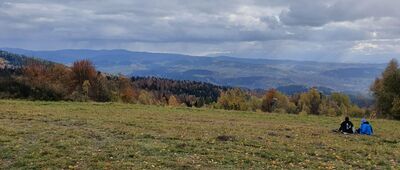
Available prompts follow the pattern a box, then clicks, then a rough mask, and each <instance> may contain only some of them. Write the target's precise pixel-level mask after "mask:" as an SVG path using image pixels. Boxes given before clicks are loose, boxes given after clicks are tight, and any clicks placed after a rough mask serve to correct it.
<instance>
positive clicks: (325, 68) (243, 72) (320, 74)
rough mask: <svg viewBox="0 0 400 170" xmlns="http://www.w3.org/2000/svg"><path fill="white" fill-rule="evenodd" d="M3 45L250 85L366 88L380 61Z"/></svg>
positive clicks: (59, 58)
mask: <svg viewBox="0 0 400 170" xmlns="http://www.w3.org/2000/svg"><path fill="white" fill-rule="evenodd" d="M1 49H2V50H5V51H8V52H12V53H16V54H23V55H27V56H33V57H36V58H40V59H44V60H49V61H53V62H58V63H62V64H66V65H70V64H72V63H73V62H74V61H76V60H81V59H89V60H91V61H92V62H93V63H94V64H95V65H96V67H97V69H99V70H101V71H103V72H108V73H114V74H117V73H121V74H124V75H128V76H157V77H163V78H170V79H177V80H195V81H203V82H208V83H213V84H217V85H223V86H238V87H246V88H251V89H258V88H260V89H268V88H273V87H274V88H281V89H288V90H289V91H291V90H293V89H294V88H296V87H298V89H297V90H301V88H307V87H314V86H315V87H319V88H320V89H326V90H333V91H342V92H349V93H367V92H368V89H369V86H370V84H371V83H372V82H373V80H374V79H375V78H376V77H377V76H379V75H380V73H381V72H382V71H383V69H384V68H385V66H386V65H385V64H356V63H354V64H346V63H321V62H311V61H290V60H270V59H245V58H234V57H227V56H221V57H200V56H188V55H181V54H168V53H148V52H132V51H127V50H57V51H32V50H24V49H15V48H1Z"/></svg>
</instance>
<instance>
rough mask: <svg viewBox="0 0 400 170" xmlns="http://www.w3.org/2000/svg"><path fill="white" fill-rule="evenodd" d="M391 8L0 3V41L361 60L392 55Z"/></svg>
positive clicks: (376, 2)
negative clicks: (367, 57)
mask: <svg viewBox="0 0 400 170" xmlns="http://www.w3.org/2000/svg"><path fill="white" fill-rule="evenodd" d="M398 6H400V1H397V0H363V1H359V0H323V1H314V0H296V1H290V0H281V1H278V0H272V1H261V0H248V1H241V0H229V1H228V0H213V1H203V0H201V1H183V0H168V1H164V0H145V1H144V0H143V1H138V0H135V1H132V0H113V1H106V0H96V1H95V0H67V1H53V0H35V1H31V0H0V25H1V27H0V46H3V47H20V48H29V49H63V48H95V49H100V48H106V49H111V48H125V49H130V50H141V51H157V52H176V53H186V54H194V55H219V54H226V55H233V56H240V57H259V58H263V57H268V58H285V59H299V60H302V59H315V58H318V59H320V60H326V61H337V59H338V58H339V59H340V58H343V61H364V59H359V58H360V56H361V57H362V56H363V54H365V55H368V56H373V55H374V54H379V55H377V56H383V55H396V54H398V53H399V51H400V50H399V49H400V44H399V41H398V40H399V39H400V31H399V30H400V29H399V28H400V20H399V18H400V12H399V10H397V9H396V8H397V7H398ZM385 51H386V53H387V54H386V53H385ZM383 53H384V54H383ZM353 54H354V56H357V57H353V58H352V57H351V56H352V55H353ZM313 56H319V57H313Z"/></svg>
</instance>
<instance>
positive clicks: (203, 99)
mask: <svg viewBox="0 0 400 170" xmlns="http://www.w3.org/2000/svg"><path fill="white" fill-rule="evenodd" d="M0 59H1V60H0V98H24V99H26V98H28V99H34V100H72V101H98V102H109V101H115V102H126V103H141V104H153V105H171V106H189V107H203V106H212V107H214V108H221V109H227V110H251V111H257V110H260V111H263V112H278V113H292V114H313V115H330V116H339V115H352V116H363V115H369V114H371V112H370V111H369V109H361V108H359V107H358V106H357V105H354V104H352V103H351V100H350V98H349V97H348V96H347V95H345V94H341V93H332V94H330V95H324V94H323V93H321V92H319V91H318V90H317V89H315V88H312V89H310V90H309V91H307V92H304V93H300V94H295V95H291V96H287V95H284V94H282V93H280V92H279V91H277V90H275V89H270V90H268V91H267V92H265V93H264V95H260V94H259V91H250V90H244V89H239V88H227V87H220V86H216V85H212V84H208V83H202V82H195V81H176V80H169V79H163V78H155V77H132V78H127V77H124V76H122V75H118V76H114V75H109V74H104V73H101V72H99V71H97V70H96V69H95V67H94V65H93V64H92V63H91V62H90V61H88V60H82V61H77V62H75V63H73V65H72V66H71V67H67V66H64V65H61V64H56V63H52V62H48V61H42V60H36V59H33V58H29V57H25V56H20V55H14V54H11V53H7V52H3V51H0ZM371 91H372V94H373V96H374V97H375V100H376V102H375V104H374V112H372V113H374V115H375V113H376V115H377V116H381V117H387V118H394V119H400V69H399V66H398V63H397V61H396V60H392V61H391V62H390V63H389V64H388V66H387V68H386V69H385V71H384V72H383V73H382V75H381V77H379V78H377V79H376V80H375V82H374V83H373V84H372V86H371ZM375 111H376V112H375Z"/></svg>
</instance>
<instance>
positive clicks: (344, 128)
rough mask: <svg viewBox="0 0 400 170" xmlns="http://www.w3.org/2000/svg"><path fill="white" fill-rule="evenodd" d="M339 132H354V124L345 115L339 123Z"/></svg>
mask: <svg viewBox="0 0 400 170" xmlns="http://www.w3.org/2000/svg"><path fill="white" fill-rule="evenodd" d="M339 132H342V133H344V134H348V133H350V134H352V133H354V125H353V123H352V122H351V121H350V119H349V117H346V118H345V119H344V121H343V122H342V123H341V124H340V128H339Z"/></svg>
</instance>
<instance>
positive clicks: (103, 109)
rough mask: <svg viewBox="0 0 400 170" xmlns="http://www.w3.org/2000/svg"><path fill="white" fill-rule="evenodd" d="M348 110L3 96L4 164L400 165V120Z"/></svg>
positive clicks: (0, 155) (0, 150)
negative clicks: (332, 113)
mask: <svg viewBox="0 0 400 170" xmlns="http://www.w3.org/2000/svg"><path fill="white" fill-rule="evenodd" d="M342 119H343V118H342V117H324V116H298V115H289V114H266V113H256V112H239V111H225V110H212V109H192V108H171V107H161V106H146V105H131V104H121V103H75V102H33V101H17V100H0V169H48V168H50V169H161V168H162V169H232V168H233V169H236V168H238V169H249V168H252V169H261V168H277V169H281V168H291V169H292V168H295V169H300V168H306V169H314V168H320V169H348V168H353V169H360V168H361V169H390V168H391V169H400V121H391V120H370V122H371V124H372V125H373V127H374V130H375V135H374V136H361V135H341V134H337V133H333V132H331V130H332V129H334V128H338V126H339V124H340V123H341V121H342ZM352 121H353V123H354V124H355V125H356V127H358V126H359V121H360V120H359V119H352Z"/></svg>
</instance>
